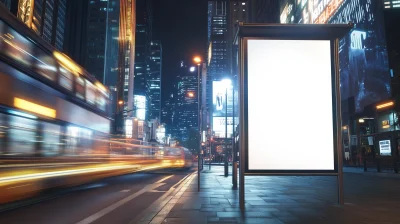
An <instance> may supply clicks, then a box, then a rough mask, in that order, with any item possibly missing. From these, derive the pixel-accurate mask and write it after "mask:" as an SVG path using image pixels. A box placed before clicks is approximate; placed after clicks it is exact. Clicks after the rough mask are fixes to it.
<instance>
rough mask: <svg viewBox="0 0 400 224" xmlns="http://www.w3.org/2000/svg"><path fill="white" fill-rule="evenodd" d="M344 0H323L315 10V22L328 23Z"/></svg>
mask: <svg viewBox="0 0 400 224" xmlns="http://www.w3.org/2000/svg"><path fill="white" fill-rule="evenodd" d="M343 1H344V0H321V1H320V2H319V4H318V6H317V7H316V8H314V10H313V21H314V23H327V22H328V19H330V18H331V17H332V16H333V14H334V13H335V12H336V11H337V10H338V8H339V6H340V5H341V4H342V3H343Z"/></svg>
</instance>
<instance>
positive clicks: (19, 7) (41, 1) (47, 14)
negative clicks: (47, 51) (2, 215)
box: [2, 0, 67, 51]
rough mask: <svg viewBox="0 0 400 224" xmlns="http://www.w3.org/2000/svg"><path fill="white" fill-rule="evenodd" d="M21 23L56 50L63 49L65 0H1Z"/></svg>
mask: <svg viewBox="0 0 400 224" xmlns="http://www.w3.org/2000/svg"><path fill="white" fill-rule="evenodd" d="M2 2H3V3H4V4H5V5H6V7H7V8H8V9H10V11H11V12H12V13H13V14H14V15H16V16H17V18H18V19H20V20H21V21H22V22H23V23H25V24H26V25H27V26H28V27H29V28H31V29H32V30H33V31H34V32H35V33H36V34H38V35H39V36H41V37H42V38H43V40H45V41H46V42H47V43H49V44H51V45H53V46H54V47H55V48H56V49H57V50H59V51H63V48H64V30H65V17H66V3H67V0H36V1H34V0H14V1H7V0H3V1H2Z"/></svg>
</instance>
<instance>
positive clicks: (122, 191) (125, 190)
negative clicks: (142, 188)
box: [120, 190, 131, 193]
mask: <svg viewBox="0 0 400 224" xmlns="http://www.w3.org/2000/svg"><path fill="white" fill-rule="evenodd" d="M129 191H131V190H122V191H120V192H124V193H125V192H129Z"/></svg>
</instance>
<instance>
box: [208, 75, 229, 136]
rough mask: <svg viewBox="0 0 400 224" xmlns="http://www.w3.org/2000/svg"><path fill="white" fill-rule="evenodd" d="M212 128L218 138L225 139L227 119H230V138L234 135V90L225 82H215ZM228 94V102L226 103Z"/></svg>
mask: <svg viewBox="0 0 400 224" xmlns="http://www.w3.org/2000/svg"><path fill="white" fill-rule="evenodd" d="M212 87H213V111H212V116H213V118H212V122H213V123H212V128H213V132H215V136H216V137H217V138H225V117H228V136H231V135H232V133H233V130H232V128H233V126H232V124H233V122H232V121H233V118H232V117H233V97H232V95H233V89H232V85H228V84H227V83H226V82H224V81H213V86H212ZM226 94H227V98H228V102H226Z"/></svg>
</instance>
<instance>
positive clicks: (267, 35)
mask: <svg viewBox="0 0 400 224" xmlns="http://www.w3.org/2000/svg"><path fill="white" fill-rule="evenodd" d="M353 27H354V25H353V24H352V23H349V24H317V25H316V24H312V25H309V24H244V23H239V29H238V31H237V34H236V38H235V44H237V45H238V48H239V53H238V54H239V60H238V67H239V70H238V71H239V74H238V79H239V80H238V81H239V106H240V109H239V126H240V130H239V151H240V170H239V202H240V208H241V210H242V211H244V203H245V176H248V175H256V176H264V175H265V176H337V185H338V203H339V204H341V205H342V204H344V196H343V170H342V165H343V161H342V160H343V158H342V154H343V152H342V145H341V141H342V130H341V125H342V118H341V112H340V111H341V100H340V74H339V40H340V38H342V37H343V36H344V35H345V34H346V33H348V32H349V31H350V30H351V29H352V28H353ZM257 39H258V40H329V41H330V49H331V51H330V54H331V56H330V57H331V77H332V80H331V81H332V82H331V83H332V103H333V105H332V110H333V111H332V112H333V121H332V122H333V129H334V130H333V133H334V136H333V139H334V142H333V144H334V160H335V161H334V170H249V169H248V167H249V164H248V122H247V121H248V117H247V116H248V105H247V102H248V99H247V98H248V95H247V88H248V86H247V84H248V83H247V77H248V66H247V65H248V55H247V50H248V49H247V43H248V40H257Z"/></svg>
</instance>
